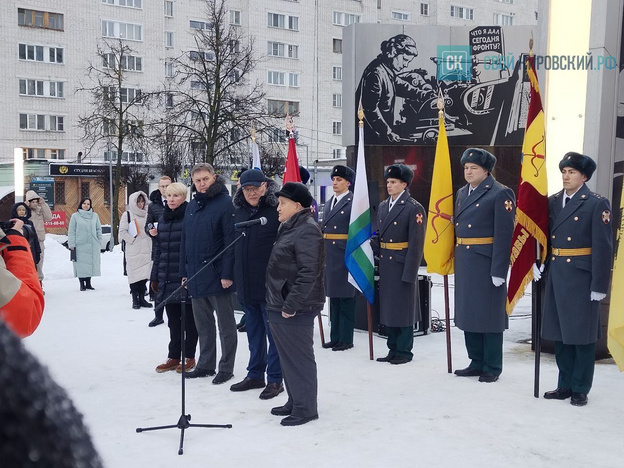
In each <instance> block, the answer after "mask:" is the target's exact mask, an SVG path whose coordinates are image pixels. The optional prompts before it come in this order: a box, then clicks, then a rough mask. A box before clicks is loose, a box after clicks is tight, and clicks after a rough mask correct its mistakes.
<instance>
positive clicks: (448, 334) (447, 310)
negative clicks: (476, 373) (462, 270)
mask: <svg viewBox="0 0 624 468" xmlns="http://www.w3.org/2000/svg"><path fill="white" fill-rule="evenodd" d="M444 319H445V322H446V327H445V328H446V365H447V368H448V373H449V374H452V373H453V357H452V356H451V311H450V308H449V284H448V275H444Z"/></svg>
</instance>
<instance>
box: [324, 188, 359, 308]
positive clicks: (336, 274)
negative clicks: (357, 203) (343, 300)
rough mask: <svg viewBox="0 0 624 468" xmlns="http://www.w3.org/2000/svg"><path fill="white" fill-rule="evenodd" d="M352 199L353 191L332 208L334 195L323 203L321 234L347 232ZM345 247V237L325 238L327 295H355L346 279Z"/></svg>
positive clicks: (344, 233)
mask: <svg viewBox="0 0 624 468" xmlns="http://www.w3.org/2000/svg"><path fill="white" fill-rule="evenodd" d="M334 196H335V195H334ZM352 201H353V193H351V192H349V193H347V194H346V195H345V196H344V197H342V199H341V200H340V201H339V202H338V203H337V204H336V206H335V207H334V209H333V210H332V209H331V206H332V204H333V202H334V197H331V198H330V199H329V200H328V201H327V203H325V208H324V209H323V224H322V226H321V229H322V230H323V234H343V235H347V234H348V232H349V221H350V218H351V202H352ZM346 248H347V241H346V239H345V240H342V239H325V293H326V294H327V296H328V297H355V288H354V287H353V286H352V285H351V283H349V281H348V279H347V278H348V271H347V266H346V264H345V250H346Z"/></svg>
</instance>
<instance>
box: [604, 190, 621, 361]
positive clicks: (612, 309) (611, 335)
mask: <svg viewBox="0 0 624 468" xmlns="http://www.w3.org/2000/svg"><path fill="white" fill-rule="evenodd" d="M623 206H624V191H622V199H621V200H620V210H621V209H622V207H623ZM623 242H624V217H622V219H621V220H620V227H619V228H618V233H617V245H618V247H617V251H616V253H615V261H614V262H613V277H612V278H611V304H610V306H609V328H608V334H607V346H608V348H609V352H610V353H611V356H613V359H615V363H616V364H617V365H618V367H619V368H620V372H624V288H622V287H621V285H622V283H623V282H624V248H623V247H622V243H623ZM616 285H619V287H617V286H616Z"/></svg>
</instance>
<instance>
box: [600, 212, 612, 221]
mask: <svg viewBox="0 0 624 468" xmlns="http://www.w3.org/2000/svg"><path fill="white" fill-rule="evenodd" d="M610 221H611V212H610V211H609V210H604V211H603V212H602V222H603V223H605V224H609V222H610Z"/></svg>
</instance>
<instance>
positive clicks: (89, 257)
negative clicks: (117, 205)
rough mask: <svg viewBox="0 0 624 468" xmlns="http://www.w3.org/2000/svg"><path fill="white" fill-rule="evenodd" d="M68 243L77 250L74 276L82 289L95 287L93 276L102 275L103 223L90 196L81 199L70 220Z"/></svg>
mask: <svg viewBox="0 0 624 468" xmlns="http://www.w3.org/2000/svg"><path fill="white" fill-rule="evenodd" d="M67 245H68V246H69V249H70V250H75V251H76V252H75V258H76V260H75V261H74V262H73V264H74V277H75V278H78V280H79V281H80V290H81V291H86V290H87V289H95V288H94V287H93V286H91V277H93V276H100V248H101V245H102V224H101V223H100V217H99V216H98V215H97V213H95V212H94V211H93V204H92V203H91V199H90V198H89V197H85V198H83V199H82V200H80V205H78V211H77V212H76V213H74V214H73V215H72V216H71V218H70V220H69V230H68V232H67Z"/></svg>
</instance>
